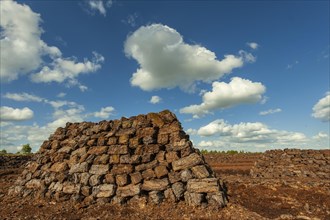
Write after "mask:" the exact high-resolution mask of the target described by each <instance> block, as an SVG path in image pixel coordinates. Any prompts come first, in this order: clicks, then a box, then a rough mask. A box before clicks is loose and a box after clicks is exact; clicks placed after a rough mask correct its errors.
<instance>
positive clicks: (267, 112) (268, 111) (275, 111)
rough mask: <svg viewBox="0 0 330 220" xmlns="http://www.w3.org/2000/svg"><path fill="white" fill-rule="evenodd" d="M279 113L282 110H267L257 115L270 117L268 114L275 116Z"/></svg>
mask: <svg viewBox="0 0 330 220" xmlns="http://www.w3.org/2000/svg"><path fill="white" fill-rule="evenodd" d="M281 111H282V109H280V108H277V109H269V110H267V111H262V112H259V115H270V114H275V113H278V112H281Z"/></svg>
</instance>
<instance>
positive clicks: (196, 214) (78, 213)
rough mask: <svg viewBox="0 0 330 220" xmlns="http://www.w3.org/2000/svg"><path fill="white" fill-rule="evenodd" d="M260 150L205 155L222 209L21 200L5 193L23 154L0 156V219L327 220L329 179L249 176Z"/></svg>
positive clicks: (15, 177)
mask: <svg viewBox="0 0 330 220" xmlns="http://www.w3.org/2000/svg"><path fill="white" fill-rule="evenodd" d="M260 156H261V154H236V155H225V154H206V155H205V158H206V160H207V162H208V163H209V164H210V165H211V167H212V168H213V169H214V170H215V171H216V173H217V175H218V176H219V177H221V179H222V180H224V182H225V183H226V185H227V188H228V194H229V200H230V201H229V204H228V205H227V207H225V208H224V209H215V208H205V207H195V208H194V207H189V206H186V205H185V204H183V203H179V204H165V203H163V204H161V205H158V206H150V205H147V206H146V205H144V204H127V205H121V206H119V205H111V204H105V205H99V204H97V205H92V206H89V207H81V206H79V204H78V205H77V204H72V203H70V202H62V203H55V202H48V201H42V200H35V201H34V200H33V201H31V200H27V199H22V198H17V197H9V196H7V191H8V189H9V187H10V186H11V185H13V183H14V182H15V180H16V179H17V177H18V176H19V174H20V173H21V172H22V170H23V166H22V165H21V164H23V163H24V162H25V161H24V159H22V160H21V159H19V158H18V159H17V158H16V159H15V158H13V157H12V158H10V160H7V161H1V158H0V219H90V220H94V219H135V220H138V219H301V220H303V219H305V220H306V219H315V220H316V219H330V199H329V198H330V181H329V180H325V179H317V178H315V179H311V178H309V179H306V178H295V179H262V178H261V179H253V178H251V177H250V176H249V170H250V168H251V167H252V166H253V164H254V162H255V161H256V160H257V159H258V158H259V157H260Z"/></svg>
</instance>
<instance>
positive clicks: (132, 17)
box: [0, 0, 330, 152]
mask: <svg viewBox="0 0 330 220" xmlns="http://www.w3.org/2000/svg"><path fill="white" fill-rule="evenodd" d="M0 10H1V14H0V15H1V19H0V24H1V35H0V37H1V54H0V55H1V69H0V76H1V146H0V148H1V149H6V150H7V151H9V152H17V151H18V150H19V147H20V146H21V145H22V144H25V143H30V144H31V146H32V147H33V150H34V151H37V150H38V148H39V146H40V144H41V143H42V141H43V140H45V139H47V138H48V137H49V135H50V134H51V133H53V132H54V130H55V129H56V128H57V127H59V126H65V123H66V122H68V121H70V122H79V121H94V122H97V121H101V120H111V119H116V118H120V117H121V116H125V117H129V116H133V115H137V114H145V113H148V112H158V111H161V110H163V109H169V110H171V111H173V112H174V113H175V114H176V115H177V117H178V118H179V120H180V121H181V122H182V126H183V128H184V129H185V131H186V132H187V133H189V134H190V137H191V139H192V141H193V142H194V145H195V146H196V147H198V148H200V149H209V150H230V149H233V150H246V151H264V150H267V149H274V148H293V147H294V148H314V149H324V148H329V136H330V134H329V132H330V131H329V120H330V93H329V91H330V89H329V1H97V0H92V1H9V0H5V1H1V2H0Z"/></svg>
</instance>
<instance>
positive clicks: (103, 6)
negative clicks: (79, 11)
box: [87, 0, 113, 16]
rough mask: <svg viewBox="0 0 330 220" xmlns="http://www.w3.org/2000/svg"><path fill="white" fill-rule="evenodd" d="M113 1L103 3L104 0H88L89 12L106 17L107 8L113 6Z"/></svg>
mask: <svg viewBox="0 0 330 220" xmlns="http://www.w3.org/2000/svg"><path fill="white" fill-rule="evenodd" d="M112 3H113V2H112V1H111V0H107V1H102V0H88V1H87V4H88V7H89V12H91V13H92V14H94V13H95V12H99V13H100V14H101V15H103V16H106V15H107V8H110V7H111V6H112Z"/></svg>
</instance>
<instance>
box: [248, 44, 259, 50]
mask: <svg viewBox="0 0 330 220" xmlns="http://www.w3.org/2000/svg"><path fill="white" fill-rule="evenodd" d="M246 45H248V46H249V47H250V48H251V49H253V50H256V49H258V47H259V44H257V43H256V42H247V43H246Z"/></svg>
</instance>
